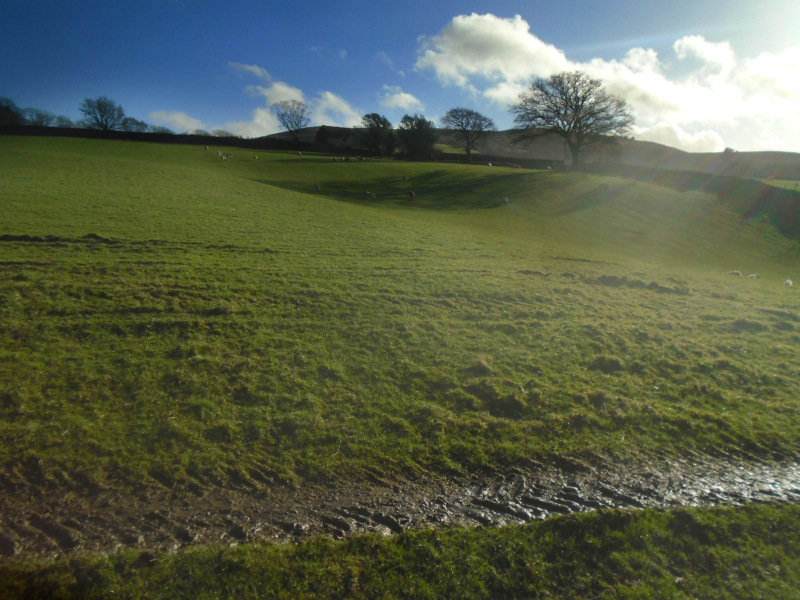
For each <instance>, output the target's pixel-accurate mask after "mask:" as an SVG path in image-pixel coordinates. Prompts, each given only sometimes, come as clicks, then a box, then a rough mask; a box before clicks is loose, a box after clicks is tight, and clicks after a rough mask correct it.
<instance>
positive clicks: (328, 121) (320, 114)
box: [311, 92, 361, 127]
mask: <svg viewBox="0 0 800 600" xmlns="http://www.w3.org/2000/svg"><path fill="white" fill-rule="evenodd" d="M334 115H335V116H334ZM311 118H312V121H313V122H315V123H318V124H320V125H338V126H340V127H358V126H359V125H360V123H361V114H360V113H359V112H358V111H357V110H356V109H355V108H353V107H352V106H350V104H349V103H348V102H347V101H346V100H345V99H344V98H342V97H341V96H337V95H336V94H334V93H333V92H320V94H319V97H318V98H316V99H315V100H314V101H313V102H312V107H311Z"/></svg>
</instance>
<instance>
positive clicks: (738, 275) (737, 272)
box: [728, 271, 742, 277]
mask: <svg viewBox="0 0 800 600" xmlns="http://www.w3.org/2000/svg"><path fill="white" fill-rule="evenodd" d="M728 275H736V276H737V277H741V276H742V272H741V271H728Z"/></svg>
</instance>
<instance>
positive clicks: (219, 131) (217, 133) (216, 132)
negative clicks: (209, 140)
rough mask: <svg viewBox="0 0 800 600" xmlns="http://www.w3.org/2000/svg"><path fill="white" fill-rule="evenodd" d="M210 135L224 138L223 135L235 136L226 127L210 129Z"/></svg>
mask: <svg viewBox="0 0 800 600" xmlns="http://www.w3.org/2000/svg"><path fill="white" fill-rule="evenodd" d="M211 135H213V136H214V137H219V138H224V137H236V136H235V135H233V134H232V133H231V132H230V131H228V130H227V129H212V130H211Z"/></svg>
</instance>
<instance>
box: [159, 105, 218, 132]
mask: <svg viewBox="0 0 800 600" xmlns="http://www.w3.org/2000/svg"><path fill="white" fill-rule="evenodd" d="M149 119H150V121H152V122H153V123H155V124H156V125H163V126H166V127H169V128H170V129H173V130H174V131H177V132H178V133H183V132H185V131H193V130H195V129H205V125H203V122H202V121H201V120H199V119H195V118H194V117H190V116H189V115H187V114H186V113H185V112H180V111H177V110H172V111H170V110H157V111H154V112H151V113H150V115H149Z"/></svg>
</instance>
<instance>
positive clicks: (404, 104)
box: [380, 85, 425, 111]
mask: <svg viewBox="0 0 800 600" xmlns="http://www.w3.org/2000/svg"><path fill="white" fill-rule="evenodd" d="M382 89H383V92H384V94H383V96H382V97H381V99H380V103H381V106H385V107H386V108H400V109H403V110H420V111H422V110H425V106H424V105H423V104H422V102H421V101H420V100H419V99H418V98H416V97H415V96H414V95H413V94H409V93H408V92H404V91H403V89H402V88H401V87H399V86H391V85H385V86H383V88H382Z"/></svg>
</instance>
